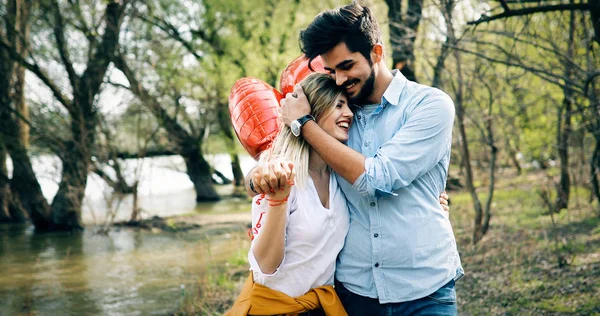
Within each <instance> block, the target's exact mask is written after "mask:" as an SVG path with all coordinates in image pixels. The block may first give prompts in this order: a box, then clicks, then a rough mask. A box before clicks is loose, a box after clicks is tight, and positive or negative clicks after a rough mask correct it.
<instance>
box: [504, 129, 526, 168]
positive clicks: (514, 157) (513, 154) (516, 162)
mask: <svg viewBox="0 0 600 316" xmlns="http://www.w3.org/2000/svg"><path fill="white" fill-rule="evenodd" d="M504 143H505V144H506V149H508V156H509V157H508V158H509V159H510V162H511V163H512V164H513V166H515V169H516V170H517V174H518V175H520V174H521V172H522V168H521V164H520V163H519V160H518V159H517V150H516V149H515V148H514V147H513V146H512V145H511V144H510V140H509V139H508V137H505V138H504Z"/></svg>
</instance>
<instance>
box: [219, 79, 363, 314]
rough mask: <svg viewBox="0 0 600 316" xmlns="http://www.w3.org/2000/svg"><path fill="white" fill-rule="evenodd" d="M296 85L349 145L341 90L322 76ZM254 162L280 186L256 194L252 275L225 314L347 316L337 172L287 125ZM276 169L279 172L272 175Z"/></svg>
mask: <svg viewBox="0 0 600 316" xmlns="http://www.w3.org/2000/svg"><path fill="white" fill-rule="evenodd" d="M300 84H301V86H302V89H303V90H304V93H305V94H306V97H307V98H308V101H309V103H310V104H311V106H312V115H313V116H314V117H315V120H316V122H317V124H319V126H321V127H322V128H323V129H324V130H325V131H326V132H327V133H328V134H330V135H332V136H333V137H335V138H336V139H337V140H339V141H341V142H347V141H348V131H349V129H350V126H351V124H352V120H353V116H354V115H353V113H352V111H351V110H350V108H349V106H348V100H347V98H346V96H345V93H344V88H343V87H340V86H338V85H336V83H335V81H334V80H333V79H332V78H331V77H330V76H328V75H326V74H320V73H313V74H311V75H309V76H308V77H307V78H305V79H304V80H303V81H302V82H301V83H300ZM259 165H260V166H261V170H271V171H272V172H271V173H272V174H273V175H275V174H278V176H277V177H276V178H274V181H278V182H279V183H280V184H282V185H280V187H283V189H282V190H280V191H277V192H275V191H271V192H270V193H268V194H266V195H261V196H256V197H254V200H253V204H252V228H251V231H250V232H251V237H252V239H253V240H252V244H251V247H250V251H249V253H248V261H249V263H250V270H251V271H252V272H251V275H250V277H249V278H248V280H247V281H246V284H245V285H244V289H243V290H242V293H241V294H240V296H239V297H238V299H237V300H236V302H235V304H234V306H233V307H232V309H231V310H230V311H229V312H228V313H227V314H228V315H253V314H255V315H276V314H298V313H306V312H308V313H306V314H308V315H322V314H323V313H325V314H326V315H346V313H345V311H344V309H343V307H342V305H341V302H340V301H339V298H338V297H337V295H336V293H335V290H333V286H332V285H333V278H334V272H335V264H336V257H337V255H338V253H339V252H340V250H341V249H342V247H343V245H344V239H345V236H346V233H347V231H348V226H349V213H348V208H347V205H346V198H345V196H344V194H343V193H342V191H341V190H340V188H339V186H338V184H337V180H336V176H335V175H334V174H333V172H332V171H331V170H330V169H329V168H328V167H327V165H326V163H325V161H323V159H322V158H321V157H320V156H319V155H318V154H317V153H316V152H315V151H312V150H311V149H310V146H309V145H308V143H307V142H306V141H304V139H303V138H302V137H296V136H294V135H293V134H292V132H291V130H290V128H289V127H287V126H285V125H284V126H283V128H282V130H281V132H280V133H279V134H278V136H277V138H276V139H275V140H274V142H273V146H272V148H271V150H267V151H265V152H263V153H262V155H261V157H260V160H259ZM274 168H280V169H281V170H283V172H277V173H275V172H273V169H274ZM274 177H275V176H274Z"/></svg>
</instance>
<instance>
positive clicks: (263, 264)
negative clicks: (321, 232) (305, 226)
mask: <svg viewBox="0 0 600 316" xmlns="http://www.w3.org/2000/svg"><path fill="white" fill-rule="evenodd" d="M290 166H291V168H290V174H289V175H288V174H285V173H282V174H281V175H280V177H279V179H278V180H279V182H281V183H284V186H283V188H282V189H280V190H278V191H273V192H271V193H269V194H267V195H266V198H265V199H264V200H263V201H261V202H260V203H268V207H267V210H266V212H265V213H264V214H262V218H261V219H260V220H259V222H258V223H257V224H256V225H257V226H259V225H260V227H257V229H260V233H258V234H257V236H256V238H255V240H254V245H253V247H252V251H253V255H254V258H255V259H256V262H257V263H258V266H259V267H260V270H261V272H262V273H265V274H273V273H275V271H277V268H278V267H279V265H280V264H281V262H282V260H283V256H284V253H285V229H286V226H287V225H286V224H287V216H288V202H287V199H288V197H289V195H290V191H291V188H292V186H293V184H294V182H293V181H294V172H293V165H292V164H290Z"/></svg>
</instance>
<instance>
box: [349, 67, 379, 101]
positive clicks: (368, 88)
mask: <svg viewBox="0 0 600 316" xmlns="http://www.w3.org/2000/svg"><path fill="white" fill-rule="evenodd" d="M374 87H375V71H374V70H373V68H371V75H370V76H369V78H367V80H366V81H365V84H364V85H363V87H362V88H361V89H360V91H358V94H357V95H356V96H355V97H349V101H350V103H351V104H357V105H363V104H367V103H369V102H368V99H369V97H370V96H371V94H372V93H373V89H374Z"/></svg>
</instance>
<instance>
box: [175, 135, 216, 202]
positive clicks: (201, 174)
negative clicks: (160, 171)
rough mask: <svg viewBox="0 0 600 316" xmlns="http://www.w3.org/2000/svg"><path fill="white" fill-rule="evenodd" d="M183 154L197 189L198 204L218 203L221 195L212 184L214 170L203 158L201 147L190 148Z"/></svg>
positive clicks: (189, 174) (188, 172) (188, 171)
mask: <svg viewBox="0 0 600 316" xmlns="http://www.w3.org/2000/svg"><path fill="white" fill-rule="evenodd" d="M188 148H190V150H187V151H186V152H185V153H183V155H182V156H183V159H184V160H185V165H186V167H187V174H188V176H189V177H190V180H191V181H192V183H194V188H195V189H196V202H206V201H218V200H220V197H219V194H217V191H216V190H215V187H214V186H213V183H212V170H211V168H210V165H209V164H208V162H207V161H206V160H205V159H204V157H203V156H202V153H201V151H200V148H199V147H195V146H194V147H191V146H190V147H188Z"/></svg>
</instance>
